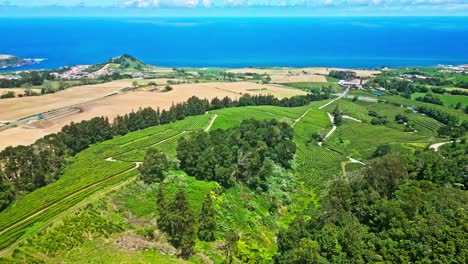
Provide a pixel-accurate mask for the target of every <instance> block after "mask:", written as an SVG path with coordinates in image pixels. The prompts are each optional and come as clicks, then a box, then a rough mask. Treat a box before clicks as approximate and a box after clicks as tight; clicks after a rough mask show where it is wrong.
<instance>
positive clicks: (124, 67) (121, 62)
mask: <svg viewBox="0 0 468 264" xmlns="http://www.w3.org/2000/svg"><path fill="white" fill-rule="evenodd" d="M109 63H110V64H111V66H110V67H111V68H112V69H119V70H121V71H126V72H138V71H141V70H143V69H144V68H147V67H148V66H147V65H146V64H145V63H143V62H142V61H140V60H139V59H137V58H135V57H133V56H131V55H128V54H124V55H122V56H119V57H115V58H112V59H110V60H109Z"/></svg>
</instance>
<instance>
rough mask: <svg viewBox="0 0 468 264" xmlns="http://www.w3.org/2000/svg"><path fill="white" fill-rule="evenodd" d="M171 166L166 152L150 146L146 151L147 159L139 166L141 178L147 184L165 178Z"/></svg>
mask: <svg viewBox="0 0 468 264" xmlns="http://www.w3.org/2000/svg"><path fill="white" fill-rule="evenodd" d="M168 168H169V161H168V160H167V156H166V154H164V153H162V152H160V151H159V150H156V149H153V148H150V149H148V150H147V151H146V156H145V160H144V161H143V164H141V166H140V167H139V168H138V170H139V171H140V173H141V174H140V178H141V179H142V180H143V181H144V182H145V183H147V184H150V183H153V182H160V181H163V180H164V176H165V175H164V174H165V172H166V171H167V169H168Z"/></svg>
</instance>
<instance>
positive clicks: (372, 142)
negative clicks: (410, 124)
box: [324, 120, 440, 160]
mask: <svg viewBox="0 0 468 264" xmlns="http://www.w3.org/2000/svg"><path fill="white" fill-rule="evenodd" d="M435 141H436V139H435V138H433V137H428V136H425V135H420V134H417V133H405V132H401V131H398V130H395V129H391V128H388V127H385V126H373V125H370V124H365V123H358V122H355V121H352V120H345V121H344V124H343V125H341V126H339V127H338V129H337V130H336V132H335V133H334V134H333V135H332V136H331V137H330V138H329V139H328V140H327V141H326V142H325V144H324V146H326V147H329V148H331V149H333V150H335V151H337V152H339V153H342V154H344V155H347V156H350V157H353V158H355V159H358V160H367V159H369V158H370V157H371V156H372V154H373V153H374V151H375V150H376V149H377V147H378V146H379V145H382V144H384V143H400V144H403V145H405V144H410V145H411V144H412V143H424V144H427V143H428V142H435ZM439 141H440V140H439Z"/></svg>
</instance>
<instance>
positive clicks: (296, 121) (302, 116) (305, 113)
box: [291, 108, 313, 127]
mask: <svg viewBox="0 0 468 264" xmlns="http://www.w3.org/2000/svg"><path fill="white" fill-rule="evenodd" d="M312 109H313V108H309V109H308V110H307V111H305V112H304V114H302V115H301V116H300V117H299V118H298V119H296V120H295V121H294V123H293V124H292V125H291V127H294V126H295V125H296V124H297V123H298V122H299V121H301V119H302V118H304V117H305V116H306V115H307V114H308V113H309V112H310V111H311V110H312Z"/></svg>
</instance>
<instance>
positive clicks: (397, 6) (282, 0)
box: [0, 0, 468, 16]
mask: <svg viewBox="0 0 468 264" xmlns="http://www.w3.org/2000/svg"><path fill="white" fill-rule="evenodd" d="M2 8H3V9H5V8H10V9H12V8H14V9H32V8H42V9H53V8H55V9H57V8H82V9H87V10H91V9H94V10H98V9H101V10H102V9H117V10H120V11H119V12H121V13H126V12H135V11H129V10H134V9H139V10H153V11H157V10H163V9H191V10H192V12H200V14H201V15H203V14H204V12H205V13H206V12H208V11H207V10H209V11H210V12H219V10H223V9H229V10H232V9H238V10H245V9H252V8H258V9H265V10H266V11H265V12H271V14H273V15H274V14H275V12H278V10H282V11H287V12H289V13H290V14H289V15H297V14H299V15H307V14H310V15H316V14H318V15H334V14H335V15H336V14H337V15H342V14H345V15H353V14H356V15H377V16H379V15H442V16H443V15H447V16H450V15H458V16H460V15H462V16H467V15H468V0H65V1H64V0H37V1H30V0H14V1H13V0H4V1H2V0H0V11H1V10H2ZM285 8H287V10H286V9H285ZM194 10H196V11H194ZM268 10H270V11H268ZM271 10H276V11H271ZM139 12H141V11H139ZM144 12H148V11H144ZM229 12H233V11H229ZM3 13H4V12H3ZM238 13H239V14H243V12H242V11H239V12H238ZM278 13H279V12H278ZM219 14H220V15H223V12H219ZM1 15H2V13H0V16H1ZM3 15H5V14H3Z"/></svg>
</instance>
